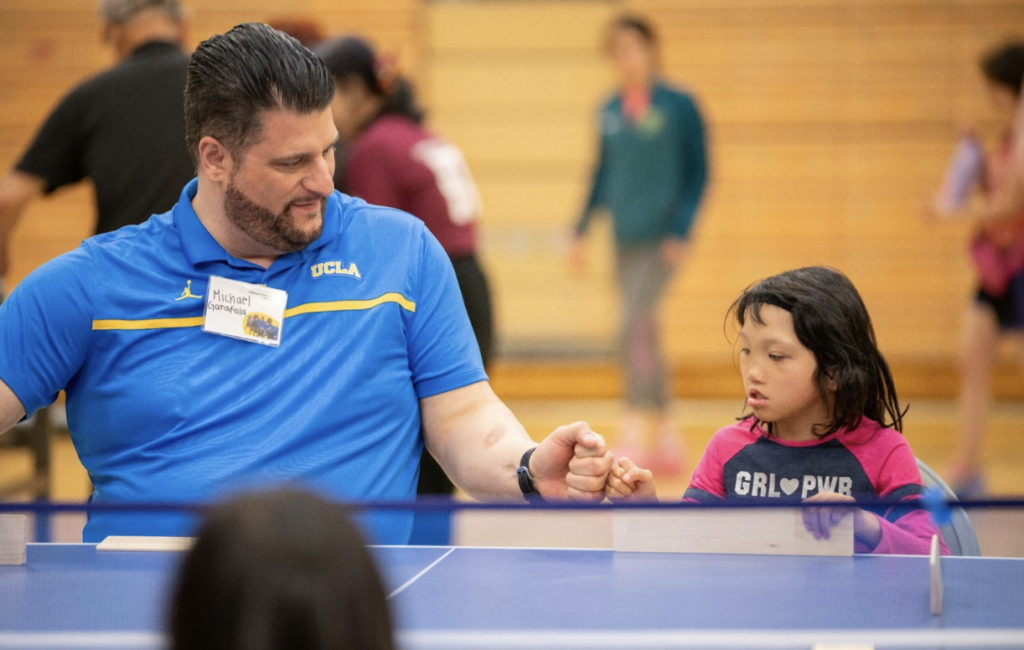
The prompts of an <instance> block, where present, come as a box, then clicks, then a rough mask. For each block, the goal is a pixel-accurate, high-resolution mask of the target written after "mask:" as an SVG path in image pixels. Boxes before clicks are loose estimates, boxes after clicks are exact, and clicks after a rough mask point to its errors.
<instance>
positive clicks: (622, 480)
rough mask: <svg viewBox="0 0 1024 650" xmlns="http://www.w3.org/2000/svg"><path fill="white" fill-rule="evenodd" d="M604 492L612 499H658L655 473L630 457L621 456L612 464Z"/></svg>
mask: <svg viewBox="0 0 1024 650" xmlns="http://www.w3.org/2000/svg"><path fill="white" fill-rule="evenodd" d="M604 494H605V496H606V497H608V498H609V499H611V500H612V501H657V500H658V492H657V490H656V489H655V486H654V473H653V472H651V470H649V469H641V468H639V467H637V466H636V464H635V463H633V461H631V460H630V459H628V458H620V459H619V460H618V461H617V462H616V463H615V464H614V465H612V473H611V474H609V475H608V484H607V485H605V488H604Z"/></svg>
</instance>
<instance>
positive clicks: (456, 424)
mask: <svg viewBox="0 0 1024 650" xmlns="http://www.w3.org/2000/svg"><path fill="white" fill-rule="evenodd" d="M423 424H424V432H425V437H426V444H427V447H428V449H429V450H430V452H431V453H432V454H434V457H435V458H437V461H438V462H439V463H440V464H441V467H443V468H444V470H445V472H446V473H447V474H448V476H449V477H450V478H451V479H452V482H453V483H455V485H457V486H458V487H459V488H460V489H462V490H464V491H465V492H466V493H467V494H469V495H470V496H472V497H473V498H476V499H484V500H486V499H503V500H509V499H520V498H521V495H522V492H521V491H520V489H519V483H518V481H517V477H516V468H518V467H519V460H520V459H521V458H522V456H523V453H524V452H525V451H526V450H527V449H529V448H530V447H533V446H536V445H537V443H536V442H534V441H533V440H532V439H531V438H530V436H529V434H528V433H527V432H526V429H524V428H523V426H522V425H521V424H520V423H519V421H518V420H517V419H516V417H515V415H513V414H512V411H510V410H509V409H508V407H507V406H505V404H504V403H502V401H501V400H500V399H498V397H497V396H496V395H495V394H494V392H493V391H492V390H491V388H490V385H489V384H487V383H486V382H481V383H480V384H473V385H472V386H467V387H464V388H461V389H458V390H455V391H451V392H450V393H445V394H443V395H437V396H434V397H431V398H427V399H426V400H423Z"/></svg>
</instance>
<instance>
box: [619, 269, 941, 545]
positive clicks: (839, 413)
mask: <svg viewBox="0 0 1024 650" xmlns="http://www.w3.org/2000/svg"><path fill="white" fill-rule="evenodd" d="M729 313H730V314H731V315H732V316H733V317H734V318H735V319H736V322H737V323H738V324H739V326H740V332H739V337H738V343H739V346H740V351H739V353H740V372H741V374H742V376H743V385H744V388H745V389H746V394H747V402H746V403H747V406H748V407H749V408H750V413H749V414H747V415H745V416H743V418H742V419H741V420H740V422H738V423H737V424H734V425H732V426H728V427H726V428H724V429H721V430H720V431H718V432H717V433H716V434H715V435H714V437H713V438H712V439H711V442H710V443H708V447H707V449H706V450H705V451H704V456H703V457H702V458H701V460H700V464H699V465H698V466H697V469H696V470H695V471H694V473H693V477H692V478H691V481H690V487H689V488H687V490H686V493H685V494H684V495H683V498H684V500H687V501H692V502H696V503H710V502H715V501H718V500H721V499H729V500H765V499H780V500H790V501H794V502H801V501H803V502H810V503H820V504H822V506H821V507H819V508H811V509H804V511H803V513H804V524H805V526H806V527H807V529H808V530H809V531H811V532H812V533H814V535H815V537H816V538H822V537H825V538H827V537H828V536H829V531H830V530H831V529H832V527H834V526H835V525H836V524H838V523H839V521H840V520H842V518H843V517H845V516H846V515H848V514H851V513H852V515H853V517H854V535H855V540H856V544H855V550H856V551H857V552H860V553H868V552H871V553H901V554H908V553H920V554H927V553H928V552H929V551H930V545H931V537H932V535H933V534H934V533H936V532H937V531H936V527H935V525H934V524H933V523H932V520H931V517H930V516H929V514H928V513H927V512H926V511H924V510H918V509H912V508H900V507H889V508H887V509H874V510H873V509H870V508H864V509H862V508H857V507H850V506H849V504H854V503H856V500H857V499H858V498H861V499H877V498H885V499H892V500H900V501H905V500H912V499H919V498H920V497H921V495H922V493H923V491H924V488H923V487H922V486H921V475H920V473H919V471H918V469H917V461H916V459H915V458H914V454H913V452H912V451H911V450H910V445H908V444H907V442H906V440H904V438H903V436H902V435H900V433H899V432H900V431H901V430H902V422H903V413H904V411H901V410H900V406H899V402H898V401H897V399H896V389H895V386H894V384H893V380H892V375H891V374H890V372H889V366H888V364H886V362H885V359H884V358H882V355H881V353H880V352H879V351H878V348H877V346H876V344H875V334H874V330H873V328H872V326H871V319H870V317H869V316H868V313H867V310H866V309H865V307H864V303H863V301H862V300H861V298H860V295H859V294H858V293H857V290H856V289H855V288H854V287H853V284H851V283H850V281H849V280H848V279H847V278H846V276H844V275H843V274H841V273H839V272H838V271H835V270H833V269H829V268H824V267H810V268H803V269H797V270H795V271H787V272H786V273H782V274H780V275H776V276H773V277H770V278H768V279H766V280H762V281H761V282H758V283H757V284H755V285H753V286H751V287H750V288H748V289H747V290H746V291H744V292H743V294H742V295H741V296H740V297H739V299H737V300H736V302H734V303H733V305H732V307H730V309H729ZM890 427H891V428H890ZM606 494H607V496H608V497H609V498H611V499H613V500H616V499H623V498H639V499H648V500H653V499H655V498H656V491H655V486H654V482H653V476H652V474H651V472H650V471H648V470H645V469H641V468H638V467H636V466H635V465H634V464H633V463H632V462H631V461H630V460H629V459H628V458H621V459H620V460H619V461H618V463H617V465H616V466H615V468H614V469H613V471H612V476H611V477H609V480H608V486H607V488H606ZM943 551H944V552H948V551H947V550H946V549H945V545H944V544H943Z"/></svg>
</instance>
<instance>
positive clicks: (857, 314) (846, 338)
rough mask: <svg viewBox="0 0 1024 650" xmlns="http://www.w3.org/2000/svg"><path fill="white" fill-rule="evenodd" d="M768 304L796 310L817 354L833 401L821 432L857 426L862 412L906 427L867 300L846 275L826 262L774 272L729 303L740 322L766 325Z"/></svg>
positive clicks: (826, 398) (797, 323) (824, 390)
mask: <svg viewBox="0 0 1024 650" xmlns="http://www.w3.org/2000/svg"><path fill="white" fill-rule="evenodd" d="M763 305H773V306H775V307H778V308H780V309H784V310H786V311H787V312H789V313H790V315H792V317H793V328H794V329H795V330H796V335H797V338H798V339H799V340H800V343H801V344H803V346H804V347H806V348H807V349H809V350H810V351H811V352H813V353H814V358H815V359H816V360H817V363H818V367H817V369H816V370H815V373H814V378H815V381H816V382H817V383H818V389H819V391H820V393H821V399H822V401H823V402H824V403H825V404H831V416H832V421H831V422H829V423H828V425H827V426H824V427H822V430H821V431H818V430H816V431H815V432H814V434H815V435H817V436H819V437H825V436H827V435H830V434H832V433H835V432H836V431H839V430H840V429H844V428H850V429H852V428H855V427H856V426H857V425H858V424H860V420H861V418H862V417H868V418H871V419H872V420H875V421H876V422H879V423H880V424H882V425H883V426H889V427H892V428H894V429H896V430H897V431H903V416H904V414H905V413H906V409H903V410H901V409H900V405H899V401H898V400H897V398H896V385H895V383H894V382H893V379H892V373H891V372H890V371H889V364H887V363H886V362H885V358H884V357H882V353H881V352H879V351H878V345H877V343H876V342H875V330H874V328H873V327H872V326H871V317H870V316H868V310H867V308H866V307H865V306H864V301H863V300H861V297H860V294H859V293H857V289H856V288H855V287H854V286H853V283H852V282H850V280H849V279H848V278H847V277H846V276H845V275H843V274H842V273H840V272H839V271H837V270H835V269H831V268H827V267H823V266H812V267H807V268H802V269H796V270H793V271H786V272H785V273H780V274H779V275H773V276H772V277H770V278H766V279H764V280H761V281H760V282H758V283H756V284H753V285H751V286H750V287H748V288H747V289H746V290H745V291H744V292H743V294H742V295H740V297H739V298H737V299H736V301H735V302H733V304H732V306H731V307H729V311H728V316H727V318H729V317H730V316H731V317H733V318H735V319H736V322H737V323H739V325H740V327H743V325H744V323H746V322H747V319H750V320H752V321H753V322H754V323H757V324H760V325H763V324H764V321H763V320H762V319H761V307H762V306H763ZM829 379H831V380H832V381H834V382H835V386H836V390H835V393H834V394H833V393H832V391H830V390H829V388H828V386H829V383H828V381H829ZM745 417H749V416H744V419H745ZM754 424H758V422H757V421H756V420H755V422H754ZM763 424H765V425H766V426H765V428H766V430H767V431H768V433H769V434H772V433H774V432H773V431H772V429H773V426H772V423H770V422H769V423H763Z"/></svg>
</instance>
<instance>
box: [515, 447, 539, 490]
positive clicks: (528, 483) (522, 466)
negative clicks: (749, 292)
mask: <svg viewBox="0 0 1024 650" xmlns="http://www.w3.org/2000/svg"><path fill="white" fill-rule="evenodd" d="M535 451H537V448H536V447H531V448H530V449H527V450H526V453H525V454H523V458H522V460H520V461H519V468H518V469H516V477H517V478H518V479H519V489H520V490H522V491H523V496H524V497H526V500H527V501H529V502H530V503H540V502H542V501H544V497H542V496H541V495H540V492H538V491H537V488H536V486H534V484H533V477H532V476H530V456H532V455H533V452H535Z"/></svg>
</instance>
